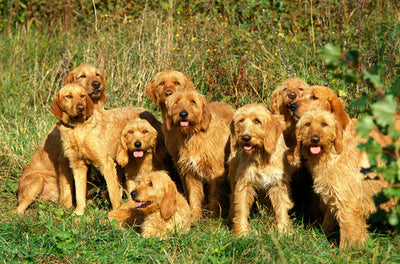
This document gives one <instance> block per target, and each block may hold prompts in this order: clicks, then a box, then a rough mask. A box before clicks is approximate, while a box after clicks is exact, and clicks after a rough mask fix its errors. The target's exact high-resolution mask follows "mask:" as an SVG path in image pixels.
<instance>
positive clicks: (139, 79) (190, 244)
mask: <svg viewBox="0 0 400 264" xmlns="http://www.w3.org/2000/svg"><path fill="white" fill-rule="evenodd" d="M228 2H229V1H228ZM228 2H226V3H225V2H224V1H221V2H215V3H214V2H213V5H212V3H211V2H205V1H204V2H203V1H197V2H193V3H192V4H193V5H194V6H193V7H191V6H188V5H189V4H190V3H186V2H183V3H180V4H179V3H174V1H169V2H168V5H167V7H162V8H161V7H157V6H156V7H154V6H155V5H152V6H149V7H148V8H147V7H146V8H145V9H144V10H140V12H139V13H136V15H135V16H133V17H132V19H124V18H122V17H121V16H120V15H119V13H118V10H116V9H115V10H113V9H111V10H106V9H104V8H103V9H99V10H97V13H96V16H95V15H94V14H93V13H90V12H89V11H87V10H86V11H85V10H83V9H82V10H83V11H82V10H79V9H77V10H74V14H75V16H74V17H73V19H72V20H70V24H68V25H66V24H63V20H62V18H59V20H51V21H50V22H49V21H45V20H43V21H41V24H38V23H37V22H35V21H34V20H31V21H26V23H25V24H23V25H20V24H9V25H7V26H4V27H2V28H1V32H0V50H1V51H2V52H1V53H0V102H1V104H0V113H1V114H0V213H1V220H0V261H1V262H3V263H12V262H53V263H65V262H73V263H87V262H91V263H93V262H116V263H119V262H121V263H123V262H128V261H129V262H142V263H143V262H146V263H148V262H156V263H166V262H170V263H193V262H195V263H210V262H211V263H243V262H251V263H265V262H279V263H299V262H300V263H315V262H319V263H348V262H356V263H399V262H400V253H399V252H400V242H399V240H398V237H396V236H395V235H393V234H392V233H391V232H390V231H389V230H387V229H385V228H381V229H376V230H373V229H372V230H371V238H370V240H369V241H368V246H367V247H365V248H363V249H360V250H348V251H342V250H339V249H338V248H337V245H336V244H335V243H334V240H328V239H327V237H326V235H325V234H323V233H322V231H321V229H320V228H319V226H317V225H314V226H313V225H312V226H307V225H305V224H303V223H302V221H301V219H295V220H294V231H293V234H291V235H289V236H278V235H277V233H276V231H275V230H274V225H273V217H272V216H271V213H270V212H269V211H267V210H262V211H261V212H260V213H259V214H255V215H254V216H252V220H251V224H252V228H253V230H254V234H251V235H250V236H249V237H248V238H240V239H239V238H236V237H234V236H233V235H232V234H231V232H230V230H229V228H228V227H227V226H226V225H224V224H223V223H222V221H221V220H213V219H209V218H205V219H203V220H201V221H200V222H198V223H195V224H194V225H193V228H192V230H191V231H190V232H189V233H187V234H174V235H171V238H170V239H168V240H165V241H160V240H158V239H144V238H142V237H140V236H139V235H138V234H137V233H135V232H134V231H133V230H120V229H117V228H114V227H113V226H112V225H111V224H110V223H109V222H108V221H107V215H106V212H107V210H108V204H107V202H106V201H101V200H99V199H98V200H96V199H95V200H94V201H93V202H92V203H91V204H89V206H88V210H87V212H86V214H85V215H84V216H82V217H76V216H71V212H72V211H71V210H65V209H63V208H61V207H60V206H59V204H58V203H50V202H46V201H41V200H38V201H36V202H35V203H33V204H32V205H31V207H30V208H29V211H28V214H27V216H25V217H19V216H15V215H8V214H3V213H4V212H6V211H7V210H9V209H11V208H13V207H14V206H15V204H16V188H17V181H18V178H19V176H20V175H21V173H22V171H23V170H24V169H25V167H26V166H27V164H28V162H29V160H30V158H31V156H32V154H33V153H34V151H35V150H36V149H37V147H38V146H39V145H40V144H41V142H42V141H43V139H44V137H45V135H46V134H47V132H48V131H49V130H50V127H51V126H52V125H53V124H54V122H55V118H54V117H53V116H52V115H51V114H50V111H49V108H50V104H51V101H52V99H53V97H54V95H55V93H56V91H57V90H58V89H59V88H60V87H61V86H62V83H63V80H64V78H65V76H66V74H67V73H68V71H69V70H71V69H73V68H74V67H76V66H78V65H79V64H82V63H88V64H92V65H94V66H97V67H99V68H100V69H101V70H102V71H103V72H104V73H105V76H106V86H107V98H108V101H107V103H106V107H108V108H112V107H121V106H142V107H146V108H148V109H149V110H150V111H152V112H153V113H154V114H156V115H157V116H159V111H158V109H157V108H156V107H154V106H153V105H152V104H151V102H150V101H149V100H148V98H147V96H146V95H145V87H146V84H147V83H148V82H149V81H150V80H151V79H152V77H153V76H154V75H155V73H156V72H158V71H160V70H163V69H167V68H172V69H176V70H179V71H182V72H184V73H185V74H187V75H189V76H190V78H191V79H192V80H193V82H194V83H195V85H196V87H197V89H198V90H199V91H201V92H202V93H204V94H205V95H206V96H207V98H208V99H210V100H211V99H213V100H220V101H225V102H228V103H230V104H231V105H232V106H234V107H235V108H237V107H240V106H242V105H244V104H246V103H251V102H264V103H267V104H268V103H269V96H270V94H271V92H272V91H273V89H274V88H275V87H276V85H277V84H278V83H279V82H281V81H282V80H284V79H286V78H288V77H292V76H297V77H300V78H303V79H305V80H306V81H307V82H308V83H310V84H320V85H324V84H328V85H329V86H330V87H331V88H333V89H335V90H343V91H345V94H346V97H344V99H345V100H346V101H347V102H351V101H352V100H353V99H355V98H357V97H358V96H359V95H360V94H361V92H371V93H373V92H374V91H373V90H371V87H370V86H369V85H368V84H367V83H361V84H359V85H358V86H353V85H350V84H348V83H346V82H345V81H343V80H340V79H332V78H330V74H329V70H328V69H326V67H325V65H324V63H323V61H322V60H321V59H320V57H319V55H318V50H319V49H320V48H322V47H323V46H324V45H325V44H326V43H336V44H339V45H341V46H342V47H343V48H344V49H350V48H356V49H357V50H359V51H360V54H362V56H361V57H360V61H361V62H362V64H363V65H364V67H366V68H367V69H368V70H373V69H375V68H376V69H378V68H377V67H375V68H374V65H378V62H379V65H381V67H380V68H379V69H380V71H379V73H380V74H381V78H382V82H383V83H384V85H385V87H389V86H390V85H391V84H392V83H393V81H394V78H395V76H398V75H399V74H400V67H399V61H400V55H399V54H400V52H399V48H400V43H399V40H400V38H399V30H398V28H399V22H400V21H399V19H398V15H397V14H398V12H399V10H398V7H397V6H396V5H391V4H390V3H389V2H386V1H373V3H370V4H364V5H361V1H340V2H339V1H322V2H321V3H318V4H316V3H315V2H314V1H313V2H312V3H313V5H311V1H304V0H298V1H289V2H290V3H288V2H285V1H281V2H282V3H283V6H281V7H276V6H272V5H269V4H264V5H262V4H258V5H256V6H254V7H252V9H251V10H252V12H250V13H246V10H247V9H246V8H242V9H241V7H243V5H250V2H251V1H241V2H240V3H238V4H237V5H235V4H231V3H228ZM265 5H266V6H265ZM368 5H371V6H368ZM171 6H172V7H173V8H170V7H171ZM191 8H192V10H190V9H191ZM360 10H361V11H363V12H360ZM178 11H179V12H178ZM311 11H312V14H313V15H312V16H311ZM85 12H87V13H85ZM54 21H56V22H54ZM57 21H58V22H57ZM347 110H348V112H349V113H352V114H353V113H358V111H357V109H354V108H352V107H351V105H349V107H348V109H347Z"/></svg>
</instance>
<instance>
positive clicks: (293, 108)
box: [289, 103, 299, 112]
mask: <svg viewBox="0 0 400 264" xmlns="http://www.w3.org/2000/svg"><path fill="white" fill-rule="evenodd" d="M297 108H299V105H298V104H296V103H293V104H290V105H289V109H290V111H292V112H295V111H296V110H297Z"/></svg>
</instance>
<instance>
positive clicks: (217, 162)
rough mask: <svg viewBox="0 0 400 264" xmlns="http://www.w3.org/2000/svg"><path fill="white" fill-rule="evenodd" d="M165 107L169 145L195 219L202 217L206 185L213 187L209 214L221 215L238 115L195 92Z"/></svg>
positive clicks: (180, 93)
mask: <svg viewBox="0 0 400 264" xmlns="http://www.w3.org/2000/svg"><path fill="white" fill-rule="evenodd" d="M165 106H166V110H167V115H166V121H165V122H164V123H163V131H166V133H165V145H166V147H167V150H168V151H169V153H170V154H171V155H172V160H173V161H174V164H175V166H176V167H177V169H178V172H179V175H180V177H181V180H182V183H183V186H184V190H185V193H186V195H187V197H188V200H189V204H190V208H191V212H192V216H193V217H194V218H198V217H200V216H201V215H202V208H203V203H204V202H205V200H206V199H205V197H206V196H205V192H204V184H206V185H208V186H209V195H208V200H209V201H208V202H209V210H210V211H211V212H212V213H213V214H214V215H217V214H218V213H219V211H220V202H221V199H222V197H221V193H220V191H221V185H222V184H223V182H224V181H225V179H226V170H225V164H226V158H227V153H226V147H227V143H228V138H229V123H230V122H231V120H232V117H233V114H234V111H233V109H232V107H231V106H230V105H228V104H225V103H219V102H214V103H208V102H207V101H206V100H205V98H204V96H203V95H202V94H200V93H199V92H197V91H196V90H192V89H189V90H181V91H176V92H175V93H174V94H172V95H171V96H169V97H168V98H167V99H166V101H165Z"/></svg>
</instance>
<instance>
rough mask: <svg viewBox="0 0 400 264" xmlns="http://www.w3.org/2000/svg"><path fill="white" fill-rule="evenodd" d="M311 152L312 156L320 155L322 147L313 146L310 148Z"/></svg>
mask: <svg viewBox="0 0 400 264" xmlns="http://www.w3.org/2000/svg"><path fill="white" fill-rule="evenodd" d="M310 152H311V153H312V154H315V155H316V154H318V153H320V152H321V146H311V147H310Z"/></svg>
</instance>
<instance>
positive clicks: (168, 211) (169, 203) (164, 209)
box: [160, 183, 177, 220]
mask: <svg viewBox="0 0 400 264" xmlns="http://www.w3.org/2000/svg"><path fill="white" fill-rule="evenodd" d="M176 209H177V208H176V187H175V186H174V184H173V183H169V184H168V187H167V191H166V192H165V194H164V197H163V199H162V200H161V204H160V211H161V217H162V218H163V219H164V220H168V219H170V218H171V216H172V215H173V214H174V213H175V212H176Z"/></svg>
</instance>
